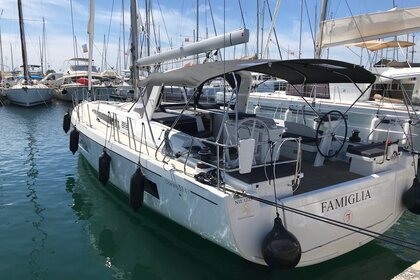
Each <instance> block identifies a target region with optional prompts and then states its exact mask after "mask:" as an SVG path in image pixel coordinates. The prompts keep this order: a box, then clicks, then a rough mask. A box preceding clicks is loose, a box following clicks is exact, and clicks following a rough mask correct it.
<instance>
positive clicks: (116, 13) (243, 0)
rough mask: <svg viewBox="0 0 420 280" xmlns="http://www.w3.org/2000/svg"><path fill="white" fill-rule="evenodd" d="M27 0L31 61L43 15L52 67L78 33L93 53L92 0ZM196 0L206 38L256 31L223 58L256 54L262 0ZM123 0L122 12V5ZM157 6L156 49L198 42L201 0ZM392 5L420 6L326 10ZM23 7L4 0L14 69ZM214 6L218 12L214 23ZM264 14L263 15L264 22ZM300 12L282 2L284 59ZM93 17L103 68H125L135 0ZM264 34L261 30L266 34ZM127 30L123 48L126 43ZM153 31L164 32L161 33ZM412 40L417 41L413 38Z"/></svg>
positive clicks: (58, 65) (109, 2)
mask: <svg viewBox="0 0 420 280" xmlns="http://www.w3.org/2000/svg"><path fill="white" fill-rule="evenodd" d="M22 2H23V15H24V24H25V33H26V44H27V52H28V63H29V64H40V63H41V59H40V57H41V54H40V53H41V51H40V49H41V48H40V42H41V41H42V36H43V20H44V22H45V38H46V63H47V65H46V67H45V69H47V68H49V69H54V70H55V71H57V72H60V71H63V69H64V68H65V67H66V63H65V60H67V59H69V58H72V57H75V48H74V47H73V46H74V44H73V38H76V41H77V56H79V57H81V56H84V57H87V53H83V51H82V45H83V44H87V43H88V35H87V25H88V20H89V5H90V1H88V0H59V1H57V0H22ZM264 2H265V0H259V4H260V5H259V6H260V30H261V28H262V24H263V22H264V33H263V34H264V41H263V42H264V48H265V45H268V50H269V57H270V58H280V54H279V51H278V48H277V44H276V43H275V40H274V37H273V39H272V40H271V41H269V42H268V44H267V42H266V40H267V34H268V31H269V27H270V25H271V20H270V18H269V13H268V10H267V5H266V4H265V3H264ZM305 2H306V5H304V9H303V20H302V37H301V38H302V40H301V42H302V43H301V57H302V58H312V57H313V55H314V51H313V40H312V36H313V34H314V33H315V31H316V29H317V28H318V24H315V22H316V21H317V20H316V18H319V13H320V6H321V0H306V1H305ZM144 3H145V1H144V0H139V1H138V4H137V5H138V11H139V15H140V23H139V25H140V29H139V30H140V31H141V26H142V22H144V20H145V12H144V10H145V9H144V8H145V7H144ZM198 3H199V38H200V40H202V39H205V38H206V37H213V36H215V32H214V28H215V29H216V32H217V34H218V35H220V34H223V33H224V32H229V31H232V30H236V29H238V28H243V27H244V26H245V27H246V28H248V29H249V30H250V40H249V42H248V44H246V46H245V45H241V46H236V47H230V48H229V49H227V50H226V51H225V52H224V57H225V58H226V59H233V58H239V57H241V56H246V55H252V54H254V53H256V51H257V47H256V41H257V40H256V34H257V32H256V28H257V16H256V14H257V13H256V3H257V1H256V0H199V1H198ZM239 3H240V4H241V5H239ZM268 3H269V6H270V9H271V13H272V14H274V11H275V7H276V4H277V1H276V0H268ZM123 4H124V11H123V9H122V5H123ZM151 5H152V13H153V20H154V26H155V28H154V29H153V28H152V32H151V34H150V37H151V38H152V40H151V41H152V43H151V49H152V53H154V52H156V46H157V45H160V46H161V49H162V50H165V49H168V48H170V47H171V46H173V47H180V46H182V45H183V44H184V45H185V44H190V43H191V42H193V41H194V38H193V32H194V30H195V29H196V17H197V0H172V1H171V0H151ZM394 5H396V6H397V7H399V8H404V7H416V6H419V5H420V0H330V3H329V8H328V13H327V15H328V17H329V18H339V17H344V16H350V15H351V14H353V15H358V14H363V13H368V12H378V11H385V10H389V9H391V8H392V7H393V6H394ZM71 7H72V9H71ZM17 10H18V9H17V1H16V0H0V14H1V17H0V32H1V33H0V34H1V43H2V44H1V46H2V51H3V64H4V65H5V66H4V67H5V70H8V69H10V68H11V67H12V64H13V66H14V67H15V68H16V67H17V66H19V65H21V63H22V62H21V61H22V59H21V51H20V35H19V23H18V12H17ZM210 10H212V12H213V13H212V14H213V18H214V27H213V21H212V15H211V13H210ZM241 10H242V12H243V13H242V15H241ZM263 11H264V17H263ZM72 14H73V24H72ZM123 14H124V25H123ZM262 18H264V21H263V20H262ZM300 18H301V0H281V1H280V4H279V9H278V13H277V17H276V18H275V28H276V32H277V37H278V41H279V46H280V51H281V56H282V58H283V59H294V58H297V57H298V53H299V39H300V34H301V33H300V22H301V21H300ZM94 22H95V24H94V48H93V50H92V51H93V57H94V61H95V64H96V66H98V67H100V68H101V69H104V68H113V69H117V70H120V69H123V68H124V50H125V52H126V53H127V52H128V44H129V30H130V1H129V0H99V1H98V0H97V1H95V19H94ZM123 26H124V28H123ZM73 30H74V32H73ZM123 30H125V32H123ZM73 34H74V37H73ZM124 34H125V36H124ZM144 34H145V33H144V32H140V37H142V35H144ZM261 34H262V33H261V32H260V36H261ZM415 35H416V36H415V37H414V41H415V42H416V43H419V42H420V39H419V38H420V36H419V35H420V33H417V34H415ZM124 37H125V46H126V47H125V48H124V47H123V40H124ZM155 38H158V39H157V40H155ZM186 38H188V39H189V42H186ZM399 39H401V40H406V39H407V37H406V36H401V37H400V38H399ZM409 39H410V41H411V40H412V37H410V38H409ZM104 42H105V43H104ZM156 42H158V43H156ZM260 44H261V39H260ZM105 46H107V47H105ZM105 49H106V55H105ZM259 49H261V47H259ZM415 51H416V53H415V60H416V58H420V49H419V47H418V46H416V47H415ZM325 55H326V54H325ZM12 57H13V59H12ZM328 57H329V58H332V59H339V60H344V61H347V62H352V63H358V64H359V63H360V62H361V59H360V49H356V48H351V49H349V48H345V47H334V48H331V49H330V50H329V51H328ZM367 57H368V55H367V54H363V56H362V58H363V59H362V63H365V62H364V60H366V58H367ZM417 62H418V59H417Z"/></svg>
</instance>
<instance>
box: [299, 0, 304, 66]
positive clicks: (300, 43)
mask: <svg viewBox="0 0 420 280" xmlns="http://www.w3.org/2000/svg"><path fill="white" fill-rule="evenodd" d="M302 25H303V0H300V26H299V59H300V57H301V55H302Z"/></svg>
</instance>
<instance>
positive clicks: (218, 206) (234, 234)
mask: <svg viewBox="0 0 420 280" xmlns="http://www.w3.org/2000/svg"><path fill="white" fill-rule="evenodd" d="M97 104H98V103H96V104H95V103H94V104H92V103H88V102H83V103H82V104H79V105H78V107H76V109H75V110H74V111H73V114H72V123H73V124H74V125H75V126H76V128H77V130H78V131H79V132H80V141H79V151H80V152H81V153H82V155H83V156H84V157H85V158H86V159H87V160H88V161H89V163H90V164H91V165H92V167H93V168H94V169H96V170H98V159H99V156H100V154H101V153H102V151H103V149H104V147H103V144H104V143H106V147H107V149H106V150H107V152H108V154H109V155H110V156H111V171H110V178H109V181H110V182H111V183H112V184H113V185H114V186H115V187H117V188H118V189H120V190H121V191H122V192H124V193H126V194H128V193H129V189H130V177H131V175H132V174H133V173H134V171H135V169H136V167H137V162H138V161H139V151H138V149H137V150H136V149H134V148H133V147H132V146H133V143H131V144H130V143H129V141H130V140H129V139H128V137H127V131H125V133H124V130H123V128H122V125H121V126H120V129H121V131H119V132H116V131H114V132H113V134H112V132H109V130H108V129H107V127H106V124H105V123H104V122H103V121H102V122H101V121H100V120H99V118H97V117H96V115H92V113H91V112H92V110H91V108H93V107H94V108H100V111H102V112H111V113H110V114H111V115H112V114H114V113H115V115H112V116H114V117H116V118H117V119H118V120H125V119H126V118H127V116H125V113H124V112H125V111H124V110H119V109H115V108H118V107H119V104H121V103H119V104H115V105H113V104H112V103H111V105H110V106H109V105H106V104H105V103H101V104H100V106H98V105H97ZM128 105H130V104H128ZM133 122H134V123H133V126H134V127H141V125H140V123H141V120H140V119H138V120H136V119H133ZM152 130H154V131H155V132H156V135H159V133H158V132H159V131H160V130H161V126H159V125H156V126H154V125H152ZM109 133H111V135H110V134H109ZM106 135H108V136H107V137H106ZM104 139H107V140H104ZM131 141H132V140H131ZM136 143H137V147H139V145H140V142H139V141H137V142H136ZM130 146H131V148H130ZM145 150H146V149H145V147H143V150H142V151H143V152H142V153H141V154H140V162H141V165H142V167H143V168H142V169H143V173H144V174H145V176H146V178H147V179H148V180H150V181H152V182H153V183H154V184H156V190H157V193H158V196H156V194H155V195H153V194H152V193H153V191H152V192H150V191H146V192H145V198H144V204H145V205H146V206H147V207H150V208H152V209H153V210H155V211H157V212H158V213H160V214H162V215H164V216H166V217H167V218H169V219H170V220H173V221H175V222H177V223H178V224H180V225H182V226H184V227H186V228H188V229H190V230H191V231H193V232H195V233H197V234H199V235H200V236H202V237H204V238H206V239H209V240H211V241H212V242H214V243H216V244H218V245H219V246H221V247H223V248H225V249H227V250H229V251H231V252H234V253H236V254H238V255H239V256H241V257H243V258H245V259H247V260H249V261H252V262H255V263H258V264H262V265H266V263H265V261H264V259H263V256H262V252H261V243H262V240H263V238H264V236H265V235H266V234H267V232H269V231H270V230H271V228H272V226H273V219H274V218H275V211H274V208H273V207H272V206H268V205H266V204H263V203H260V202H257V201H255V200H251V199H247V198H243V197H240V196H236V195H234V194H232V193H230V192H224V191H223V190H222V189H220V190H219V189H217V188H215V187H212V186H209V185H205V184H202V183H199V182H197V181H196V180H195V179H194V177H193V176H191V173H190V174H189V172H188V171H187V173H184V172H183V171H182V170H183V168H182V167H183V164H180V162H179V161H178V160H171V159H167V160H169V161H168V162H166V163H165V162H163V161H162V155H161V154H160V152H159V153H158V157H155V150H154V149H152V148H151V147H149V151H148V152H146V151H145ZM410 160H412V158H411V157H404V161H399V162H398V163H387V164H391V165H390V166H391V167H392V168H390V169H388V170H386V171H381V172H376V173H375V174H373V175H369V176H364V177H361V178H358V179H355V180H350V181H347V182H344V183H340V184H335V185H331V186H330V187H325V188H322V189H319V190H314V191H310V192H307V193H303V194H298V195H292V196H288V197H283V198H278V199H277V203H279V204H282V205H285V206H289V207H293V208H295V209H298V210H303V211H307V212H309V213H312V214H316V215H319V216H322V217H326V218H330V219H333V220H336V221H339V222H347V223H349V224H350V225H353V226H358V227H361V228H366V229H369V230H372V231H375V232H378V233H383V232H385V231H386V230H387V229H388V228H390V227H391V226H392V225H393V224H394V223H395V222H396V221H397V220H398V218H399V217H400V216H401V215H402V213H403V211H404V207H403V205H402V202H401V197H402V193H403V192H404V191H405V190H406V189H408V188H409V187H410V186H411V185H412V180H413V177H414V175H413V168H407V166H411V162H410ZM187 170H188V166H187ZM189 171H190V172H191V170H189ZM303 172H304V171H303ZM290 177H293V176H288V177H284V178H277V179H276V182H277V180H278V183H279V186H281V187H280V189H279V192H283V191H285V192H287V188H288V186H289V185H288V184H287V182H290V180H291V178H290ZM225 179H226V180H225V182H226V184H227V187H228V188H232V189H238V187H241V186H239V185H238V184H237V182H236V181H235V180H234V179H232V178H230V179H229V178H227V177H226V178H225ZM280 183H283V185H280ZM283 188H285V190H283ZM367 192H368V193H369V195H368V197H367V195H366V193H367ZM248 193H251V194H252V195H254V196H257V197H260V198H264V199H267V200H271V201H272V200H273V193H272V187H271V186H268V185H267V186H263V185H261V186H260V187H259V188H255V187H253V188H252V189H250V190H248ZM366 197H367V198H366ZM362 198H363V199H362ZM337 201H338V206H337ZM330 203H332V204H331V205H332V206H331V205H330ZM340 203H341V204H340ZM280 217H281V218H282V220H283V223H284V225H285V227H286V228H287V229H288V230H289V231H290V232H292V233H293V234H294V235H295V236H296V237H297V239H298V240H299V241H300V244H301V247H302V257H301V260H300V262H299V264H298V266H307V265H312V264H317V263H320V262H323V261H326V260H328V259H331V258H334V257H337V256H339V255H342V254H345V253H347V252H349V251H351V250H354V249H355V248H358V247H360V246H362V245H363V244H365V243H367V242H369V241H370V240H372V237H369V236H366V235H362V234H359V233H356V232H354V231H349V230H347V229H342V228H338V227H336V226H330V225H327V224H325V223H324V222H320V221H316V220H314V219H308V218H306V217H303V216H301V215H297V214H293V213H290V212H288V211H280Z"/></svg>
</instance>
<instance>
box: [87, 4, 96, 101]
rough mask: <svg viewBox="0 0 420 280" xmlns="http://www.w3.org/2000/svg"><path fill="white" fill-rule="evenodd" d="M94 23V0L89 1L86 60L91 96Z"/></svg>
mask: <svg viewBox="0 0 420 280" xmlns="http://www.w3.org/2000/svg"><path fill="white" fill-rule="evenodd" d="M94 22H95V0H90V15H89V25H88V34H89V59H88V92H89V96H92V95H91V93H92V57H93V32H94Z"/></svg>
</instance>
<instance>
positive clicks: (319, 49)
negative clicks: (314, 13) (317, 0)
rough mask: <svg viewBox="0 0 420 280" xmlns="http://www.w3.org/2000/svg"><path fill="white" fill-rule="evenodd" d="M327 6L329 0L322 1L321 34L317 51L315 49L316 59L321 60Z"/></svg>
mask: <svg viewBox="0 0 420 280" xmlns="http://www.w3.org/2000/svg"><path fill="white" fill-rule="evenodd" d="M327 6H328V0H322V6H321V17H320V18H319V33H318V38H317V42H316V49H315V58H321V51H322V48H321V46H322V37H323V35H324V34H323V32H322V30H324V21H325V18H326V14H327Z"/></svg>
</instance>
